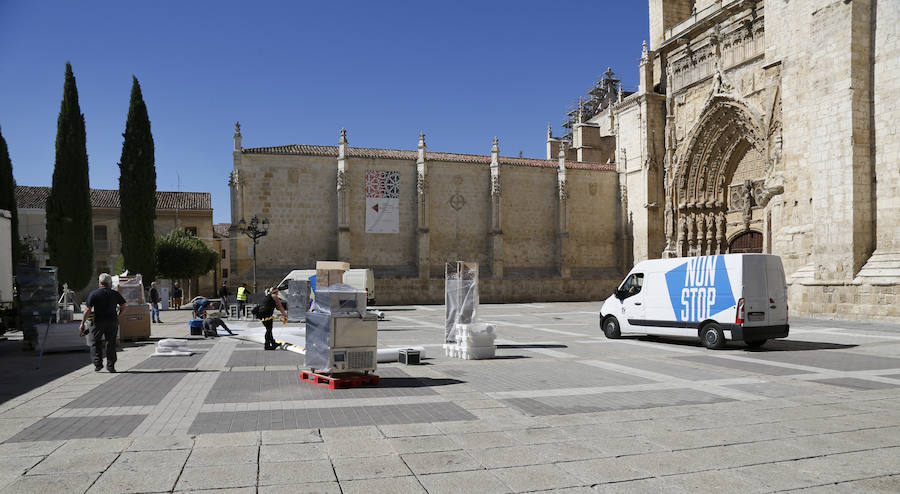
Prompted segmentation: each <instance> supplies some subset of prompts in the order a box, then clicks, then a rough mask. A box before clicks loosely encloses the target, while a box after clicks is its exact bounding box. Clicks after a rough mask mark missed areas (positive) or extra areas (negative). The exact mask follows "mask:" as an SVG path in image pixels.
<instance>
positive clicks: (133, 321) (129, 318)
mask: <svg viewBox="0 0 900 494" xmlns="http://www.w3.org/2000/svg"><path fill="white" fill-rule="evenodd" d="M149 338H150V306H148V305H126V306H124V307H122V312H121V313H120V314H119V339H121V340H145V339H149Z"/></svg>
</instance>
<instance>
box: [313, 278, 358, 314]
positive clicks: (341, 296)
mask: <svg viewBox="0 0 900 494" xmlns="http://www.w3.org/2000/svg"><path fill="white" fill-rule="evenodd" d="M312 312H317V313H320V314H352V313H357V314H364V313H365V312H366V292H365V290H360V289H359V288H354V287H352V286H350V285H347V284H344V283H335V284H334V285H331V286H329V287H319V289H318V290H316V299H315V302H314V303H313V310H312ZM307 317H309V316H308V315H307Z"/></svg>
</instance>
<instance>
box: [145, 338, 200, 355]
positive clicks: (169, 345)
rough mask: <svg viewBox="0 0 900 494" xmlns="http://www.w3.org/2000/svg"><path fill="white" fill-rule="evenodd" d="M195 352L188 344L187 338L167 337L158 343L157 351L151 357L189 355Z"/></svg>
mask: <svg viewBox="0 0 900 494" xmlns="http://www.w3.org/2000/svg"><path fill="white" fill-rule="evenodd" d="M193 354H194V352H193V351H192V350H191V349H190V348H189V347H188V346H187V340H179V339H175V338H165V339H162V340H159V342H157V343H156V352H154V353H152V354H151V355H150V356H151V357H187V356H190V355H193Z"/></svg>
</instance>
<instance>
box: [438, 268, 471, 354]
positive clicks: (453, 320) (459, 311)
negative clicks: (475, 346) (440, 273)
mask: <svg viewBox="0 0 900 494" xmlns="http://www.w3.org/2000/svg"><path fill="white" fill-rule="evenodd" d="M444 300H445V302H446V308H447V318H446V322H445V332H444V342H445V343H456V333H457V330H458V328H459V326H460V325H461V324H472V323H473V322H475V318H476V315H477V312H478V263H474V262H462V261H459V262H456V263H447V265H446V270H445V278H444Z"/></svg>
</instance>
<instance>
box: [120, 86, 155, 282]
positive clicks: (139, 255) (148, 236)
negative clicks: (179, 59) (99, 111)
mask: <svg viewBox="0 0 900 494" xmlns="http://www.w3.org/2000/svg"><path fill="white" fill-rule="evenodd" d="M122 137H124V138H125V140H124V142H123V143H122V157H121V159H120V160H119V201H120V204H121V206H122V209H121V211H120V214H119V231H120V232H121V234H122V257H123V259H124V266H125V269H127V270H129V271H130V272H132V273H141V275H143V279H144V283H145V284H149V283H150V282H151V281H152V280H153V279H154V271H155V267H156V260H155V257H154V254H153V250H154V227H153V220H154V219H156V164H155V161H154V157H153V134H151V133H150V118H149V116H148V115H147V106H146V105H145V104H144V97H143V96H142V94H141V85H140V83H138V80H137V77H134V76H132V84H131V103H130V104H129V106H128V120H127V121H126V122H125V133H124V134H122Z"/></svg>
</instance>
